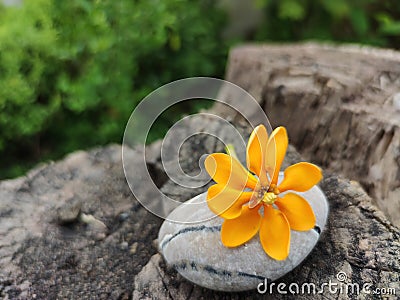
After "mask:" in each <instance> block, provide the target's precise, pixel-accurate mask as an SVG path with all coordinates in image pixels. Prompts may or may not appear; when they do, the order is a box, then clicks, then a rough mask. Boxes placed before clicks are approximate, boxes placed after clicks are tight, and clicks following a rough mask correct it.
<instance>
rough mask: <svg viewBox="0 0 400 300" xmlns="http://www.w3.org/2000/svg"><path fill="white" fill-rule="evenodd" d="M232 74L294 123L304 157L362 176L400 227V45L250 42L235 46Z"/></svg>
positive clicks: (268, 108)
mask: <svg viewBox="0 0 400 300" xmlns="http://www.w3.org/2000/svg"><path fill="white" fill-rule="evenodd" d="M226 79H227V80H229V81H231V82H233V83H235V84H237V85H239V86H240V87H242V88H244V89H245V90H246V91H248V92H249V93H250V94H252V95H253V96H254V97H255V98H256V99H257V101H259V103H260V104H261V105H262V106H263V107H264V110H265V112H266V113H267V115H268V117H269V118H270V121H271V123H272V125H273V127H276V126H278V125H284V126H286V127H287V129H288V132H289V133H290V142H291V143H292V144H293V145H294V146H295V147H296V148H297V149H298V150H299V152H300V153H301V154H302V155H303V156H304V158H305V159H307V160H311V161H313V162H315V163H317V164H319V165H321V166H322V167H323V168H325V169H328V170H331V171H333V172H335V173H340V174H342V175H343V176H345V177H347V178H350V179H353V180H357V181H359V182H360V183H361V184H362V186H363V187H364V188H365V189H366V190H367V192H368V193H369V194H370V195H371V196H372V198H373V199H374V201H376V203H377V205H378V207H379V208H380V209H381V210H382V211H384V213H385V214H386V215H387V216H388V217H389V218H390V219H391V220H392V222H394V223H395V224H397V225H398V226H400V214H399V211H400V110H398V109H396V108H397V107H398V106H399V101H398V93H399V92H400V53H399V52H397V51H391V50H385V49H374V48H369V47H361V46H355V45H348V46H339V47H335V46H329V45H318V44H312V43H309V44H295V45H261V46H260V45H245V46H241V47H237V48H235V49H233V50H232V51H231V53H230V56H229V63H228V69H227V75H226ZM221 96H222V97H223V98H224V97H225V98H226V99H229V95H221ZM218 107H220V106H218V105H217V106H216V109H215V110H214V111H215V112H217V113H218V114H220V113H225V115H228V116H230V117H231V118H232V117H233V116H235V115H237V114H235V113H232V112H231V111H227V109H226V107H223V108H222V109H218Z"/></svg>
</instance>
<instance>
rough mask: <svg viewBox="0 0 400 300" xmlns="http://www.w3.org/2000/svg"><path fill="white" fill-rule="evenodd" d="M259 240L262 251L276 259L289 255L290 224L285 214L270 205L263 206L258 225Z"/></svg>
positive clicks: (282, 258)
mask: <svg viewBox="0 0 400 300" xmlns="http://www.w3.org/2000/svg"><path fill="white" fill-rule="evenodd" d="M260 241H261V245H262V247H263V249H264V251H265V252H266V253H267V254H268V255H269V256H271V257H272V258H274V259H276V260H284V259H286V258H287V257H288V255H289V247H290V226H289V222H288V220H287V219H286V217H285V215H284V214H283V213H282V212H280V211H279V210H277V209H274V208H273V207H272V206H271V205H265V206H264V217H263V219H262V222H261V227H260Z"/></svg>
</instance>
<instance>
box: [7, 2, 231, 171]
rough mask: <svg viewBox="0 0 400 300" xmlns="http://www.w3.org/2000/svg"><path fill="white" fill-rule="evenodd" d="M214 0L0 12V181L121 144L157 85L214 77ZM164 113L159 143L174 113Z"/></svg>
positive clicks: (218, 68) (221, 56)
mask: <svg viewBox="0 0 400 300" xmlns="http://www.w3.org/2000/svg"><path fill="white" fill-rule="evenodd" d="M222 22H223V15H222V14H221V13H220V12H219V11H218V10H217V9H216V8H215V7H214V4H213V2H212V1H196V0H189V1H185V0H168V1H164V0H136V1H133V0H118V1H113V0H102V1H99V0H68V1H58V0H24V1H23V5H21V6H16V7H7V8H6V7H0V154H1V157H2V158H1V160H0V168H1V169H0V170H1V171H0V177H11V176H15V175H19V174H20V173H21V172H22V171H24V169H25V168H26V167H28V166H29V162H35V161H37V160H40V159H48V158H58V157H59V156H61V155H63V154H65V153H68V152H70V151H72V150H75V149H79V148H87V147H90V146H93V145H98V144H106V143H110V142H118V143H120V142H121V140H122V134H123V130H124V126H125V124H126V122H127V120H128V118H129V115H130V113H131V112H132V110H133V108H134V107H135V105H136V104H137V103H138V102H139V101H140V100H141V99H142V98H144V97H145V96H146V95H147V94H148V93H149V92H151V91H152V90H154V89H156V88H158V87H159V86H161V85H162V84H165V83H168V82H170V81H173V80H176V79H179V78H184V77H190V76H199V75H201V76H221V75H222V73H223V68H224V63H225V57H226V51H227V47H226V46H225V47H224V46H223V44H222V42H221V40H220V36H219V31H218V30H217V29H218V28H219V27H221V26H222ZM192 109H195V107H192V106H190V107H184V108H182V107H181V108H176V109H171V110H170V111H169V115H167V116H164V117H163V118H162V119H161V122H158V123H157V126H156V128H155V130H153V131H152V132H151V133H152V136H150V137H149V138H150V140H151V139H155V138H156V137H160V136H161V134H162V132H163V131H165V130H166V128H168V126H169V125H171V122H172V120H173V119H176V117H178V116H179V115H181V114H182V112H190V110H192Z"/></svg>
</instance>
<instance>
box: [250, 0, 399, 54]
mask: <svg viewBox="0 0 400 300" xmlns="http://www.w3.org/2000/svg"><path fill="white" fill-rule="evenodd" d="M254 1H255V3H256V6H257V7H258V9H260V10H262V11H263V16H264V17H263V20H262V23H261V24H260V26H259V27H258V28H256V30H255V32H254V35H253V36H252V37H251V38H252V39H255V40H261V41H265V40H273V41H299V40H309V39H312V40H325V41H335V42H350V43H362V44H369V45H375V46H382V47H392V48H397V49H398V48H400V2H399V1H398V0H352V1H348V0H334V1H333V0H254Z"/></svg>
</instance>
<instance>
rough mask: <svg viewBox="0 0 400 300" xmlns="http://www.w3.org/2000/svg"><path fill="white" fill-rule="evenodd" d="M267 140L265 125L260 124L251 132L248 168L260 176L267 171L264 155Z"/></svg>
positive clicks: (248, 144) (247, 152)
mask: <svg viewBox="0 0 400 300" xmlns="http://www.w3.org/2000/svg"><path fill="white" fill-rule="evenodd" d="M267 142H268V133H267V129H265V126H264V125H258V126H257V127H256V128H254V130H253V132H252V133H251V135H250V138H249V142H248V143H247V149H246V161H247V168H248V169H249V170H250V171H251V172H253V173H254V174H256V175H257V176H258V177H260V176H263V175H264V173H265V162H264V157H265V150H266V148H267ZM264 176H265V175H264Z"/></svg>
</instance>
